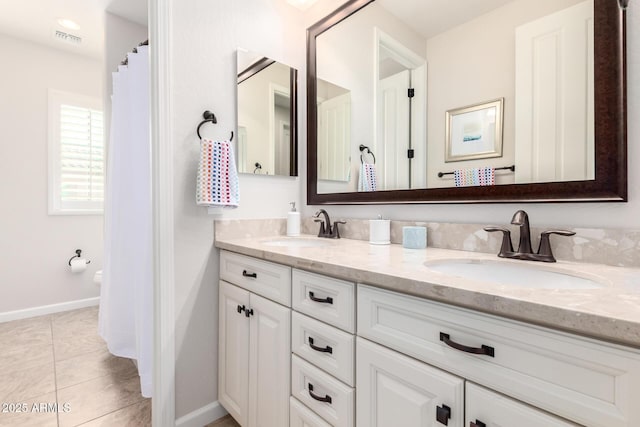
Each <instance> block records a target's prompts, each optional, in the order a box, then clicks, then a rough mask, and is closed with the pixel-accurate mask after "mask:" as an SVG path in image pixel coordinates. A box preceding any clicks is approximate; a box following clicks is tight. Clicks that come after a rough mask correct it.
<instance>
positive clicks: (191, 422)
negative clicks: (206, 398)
mask: <svg viewBox="0 0 640 427" xmlns="http://www.w3.org/2000/svg"><path fill="white" fill-rule="evenodd" d="M227 413H228V412H227V410H226V409H224V408H223V407H222V405H220V403H218V401H215V402H212V403H209V404H208V405H206V406H203V407H202V408H200V409H196V410H195V411H193V412H189V413H188V414H187V415H184V416H182V417H180V418H178V419H177V420H176V427H202V426H206V425H207V424H210V423H212V422H214V421H215V420H217V419H219V418H222V417H224V416H225V415H227Z"/></svg>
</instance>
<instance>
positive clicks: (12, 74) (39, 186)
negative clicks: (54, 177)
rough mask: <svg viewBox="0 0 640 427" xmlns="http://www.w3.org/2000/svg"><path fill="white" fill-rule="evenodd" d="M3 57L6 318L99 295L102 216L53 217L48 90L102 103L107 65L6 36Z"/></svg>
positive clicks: (0, 141) (0, 283)
mask: <svg viewBox="0 0 640 427" xmlns="http://www.w3.org/2000/svg"><path fill="white" fill-rule="evenodd" d="M0 52H2V55H3V58H4V60H3V63H2V67H0V94H2V95H1V97H0V201H1V206H2V209H1V210H0V294H1V295H2V297H0V313H1V312H7V311H13V310H20V309H26V308H32V307H39V306H43V305H49V304H56V303H62V302H68V301H74V300H79V299H85V298H91V297H97V296H98V295H99V293H100V290H99V288H98V287H97V286H96V285H95V284H94V283H93V281H92V280H93V274H94V272H95V271H96V270H98V269H101V268H102V216H101V215H93V216H87V215H74V216H69V215H59V216H49V215H48V213H47V212H48V210H47V191H48V190H47V183H48V175H47V90H48V89H49V88H51V89H58V90H62V91H68V92H73V93H78V94H82V95H87V96H92V97H96V98H102V64H101V63H100V62H99V61H96V60H93V59H85V58H84V57H81V56H79V55H74V54H70V53H67V52H64V51H61V50H56V49H52V48H50V47H45V46H42V45H38V44H34V43H31V42H27V41H22V40H18V39H14V38H11V37H8V36H4V35H0ZM76 249H82V250H83V253H82V255H83V256H86V257H87V258H89V259H91V264H89V267H88V269H87V270H86V271H85V272H84V273H81V274H71V272H70V271H69V266H68V265H67V262H68V261H69V258H71V257H72V256H74V255H75V250H76Z"/></svg>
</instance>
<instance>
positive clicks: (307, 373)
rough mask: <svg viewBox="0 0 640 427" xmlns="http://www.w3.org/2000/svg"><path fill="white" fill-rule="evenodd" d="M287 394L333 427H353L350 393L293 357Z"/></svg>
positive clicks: (344, 387) (350, 390) (346, 388)
mask: <svg viewBox="0 0 640 427" xmlns="http://www.w3.org/2000/svg"><path fill="white" fill-rule="evenodd" d="M291 394H292V395H293V396H294V397H295V398H297V399H298V400H299V401H301V402H302V403H304V404H305V405H307V406H308V407H309V408H310V409H311V410H313V411H314V412H315V413H316V414H318V415H320V416H321V417H322V418H324V420H325V421H327V422H328V423H329V424H331V425H332V426H334V427H353V422H354V406H353V405H354V390H353V388H351V387H348V386H347V385H345V384H343V383H341V382H340V381H338V380H337V379H335V378H333V377H332V376H331V375H329V374H327V373H325V372H323V371H321V370H320V369H318V368H316V367H315V366H313V365H311V364H310V363H308V362H305V361H304V360H302V359H301V358H299V357H298V356H296V355H295V354H292V355H291Z"/></svg>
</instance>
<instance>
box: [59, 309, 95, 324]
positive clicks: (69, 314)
mask: <svg viewBox="0 0 640 427" xmlns="http://www.w3.org/2000/svg"><path fill="white" fill-rule="evenodd" d="M51 318H52V320H53V323H54V324H64V323H76V322H94V323H96V324H97V323H98V306H93V307H86V308H80V309H78V310H71V311H63V312H60V313H55V314H52V315H51Z"/></svg>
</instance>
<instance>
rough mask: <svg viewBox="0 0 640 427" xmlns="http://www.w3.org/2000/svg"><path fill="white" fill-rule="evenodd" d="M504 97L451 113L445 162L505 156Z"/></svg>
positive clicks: (448, 119) (447, 121)
mask: <svg viewBox="0 0 640 427" xmlns="http://www.w3.org/2000/svg"><path fill="white" fill-rule="evenodd" d="M503 104H504V98H500V99H496V100H494V101H489V102H485V103H482V104H476V105H470V106H468V107H462V108H456V109H455V110H449V111H447V118H446V144H447V146H446V149H445V159H444V161H445V162H457V161H461V160H473V159H487V158H491V157H502V111H503V108H502V107H503Z"/></svg>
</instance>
